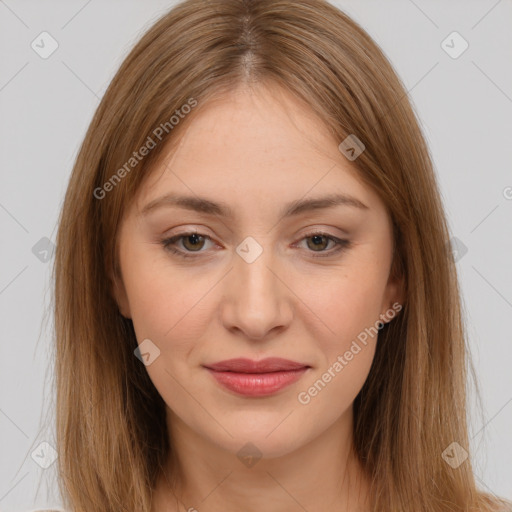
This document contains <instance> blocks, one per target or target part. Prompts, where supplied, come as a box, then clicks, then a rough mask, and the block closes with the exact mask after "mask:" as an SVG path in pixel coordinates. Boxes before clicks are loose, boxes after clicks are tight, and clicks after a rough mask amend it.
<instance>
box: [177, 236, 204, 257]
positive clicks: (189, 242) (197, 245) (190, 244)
mask: <svg viewBox="0 0 512 512" xmlns="http://www.w3.org/2000/svg"><path fill="white" fill-rule="evenodd" d="M182 239H183V247H185V249H187V251H188V250H190V251H192V252H194V251H197V250H200V249H202V248H203V246H204V241H205V238H204V237H203V236H201V235H198V234H197V233H192V234H190V235H186V236H182Z"/></svg>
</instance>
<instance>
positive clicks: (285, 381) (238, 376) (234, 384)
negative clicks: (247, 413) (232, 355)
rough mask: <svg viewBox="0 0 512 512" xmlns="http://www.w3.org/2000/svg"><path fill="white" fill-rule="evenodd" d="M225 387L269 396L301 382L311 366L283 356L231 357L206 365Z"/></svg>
mask: <svg viewBox="0 0 512 512" xmlns="http://www.w3.org/2000/svg"><path fill="white" fill-rule="evenodd" d="M204 367H205V368H206V369H207V370H208V371H209V372H210V374H211V375H212V376H213V378H214V379H215V380H216V381H217V383H219V384H220V385H221V386H223V387H224V388H227V389H229V390H230V391H232V392H234V393H236V394H238V395H243V396H247V397H263V396H270V395H273V394H275V393H277V392H278V391H280V390H281V389H284V388H285V387H287V386H289V385H291V384H293V383H294V382H296V381H298V380H299V379H300V378H301V377H302V376H303V375H304V374H305V373H306V372H307V370H308V369H309V368H311V367H310V366H309V365H306V364H303V363H298V362H295V361H290V360H288V359H281V358H267V359H263V360H261V361H252V360H250V359H243V358H239V359H229V360H227V361H220V362H218V363H214V364H208V365H204Z"/></svg>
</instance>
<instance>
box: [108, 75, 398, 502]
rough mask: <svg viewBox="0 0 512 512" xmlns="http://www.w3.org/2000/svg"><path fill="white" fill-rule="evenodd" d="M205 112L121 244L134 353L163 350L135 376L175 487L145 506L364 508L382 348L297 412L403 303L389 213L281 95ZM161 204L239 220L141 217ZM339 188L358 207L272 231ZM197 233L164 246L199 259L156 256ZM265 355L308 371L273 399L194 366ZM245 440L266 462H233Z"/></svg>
mask: <svg viewBox="0 0 512 512" xmlns="http://www.w3.org/2000/svg"><path fill="white" fill-rule="evenodd" d="M202 106H203V107H205V108H203V109H202V110H198V111H197V112H195V113H194V116H195V117H194V119H193V121H192V122H191V123H190V124H189V125H188V126H187V128H186V130H185V131H183V132H182V133H181V134H180V141H179V145H178V146H177V148H174V149H173V151H169V152H168V155H167V158H166V161H165V165H162V166H161V167H159V168H158V169H155V172H153V173H152V174H151V175H150V176H149V178H148V180H147V181H145V182H144V184H143V186H142V187H141V189H140V191H139V194H138V196H137V198H136V200H135V201H134V202H133V203H132V204H131V206H130V208H129V209H127V210H126V212H125V215H124V217H123V222H122V224H121V228H120V232H119V248H120V251H119V255H120V267H121V278H120V279H119V280H118V282H116V291H115V293H116V298H117V301H118V304H119V308H120V311H121V314H123V315H124V316H125V317H127V318H131V319H132V321H133V325H134V329H135V333H136V336H137V340H138V342H139V343H141V342H142V340H144V339H146V338H149V339H150V340H151V341H152V342H153V343H154V345H156V346H157V347H158V348H159V350H160V355H159V356H158V357H157V358H156V359H155V360H154V361H153V362H152V363H151V364H150V365H148V366H146V369H147V371H148V373H149V376H150V378H151V380H152V382H153V383H154V385H155V387H156V388H157V390H158V392H159V393H160V394H161V396H162V397H163V399H164V401H165V403H166V404H167V422H168V428H169V433H170V436H171V437H172V440H173V441H172V442H173V444H174V446H175V448H176V452H177V456H178V459H179V463H180V474H181V475H182V480H181V485H180V488H179V489H178V491H177V493H176V494H177V496H178V498H179V502H180V505H179V508H178V507H177V504H176V498H175V497H174V496H173V494H172V493H171V490H170V487H169V485H168V482H167V481H166V479H165V478H163V477H161V478H160V479H159V481H158V484H157V486H156V490H155V502H154V508H153V510H154V512H158V511H164V510H166V511H170V510H189V509H191V510H194V509H192V507H194V508H195V509H196V510H199V511H205V512H208V511H218V510H223V511H228V512H230V511H237V512H238V511H240V510H244V511H247V512H252V511H254V512H255V511H261V510H266V511H268V512H284V511H286V512H290V511H301V512H303V511H304V509H306V510H308V511H319V510H322V511H331V510H332V511H334V510H340V505H341V506H343V507H344V508H343V510H346V511H349V512H355V511H363V510H365V507H366V506H367V505H368V501H367V500H368V485H369V481H368V479H367V478H366V476H365V475H364V473H363V472H362V468H361V467H360V465H359V464H358V462H357V461H356V459H355V458H354V457H353V456H352V455H351V453H352V452H351V447H352V446H353V444H352V428H353V410H352V404H353V400H354V398H355V397H356V396H357V394H358V393H359V391H360V389H361V387H362V386H363V384H364V382H365V380H366V378H367V376H368V373H369V370H370V366H371V363H372V360H373V357H374V353H375V346H376V341H377V336H375V337H374V338H369V342H368V344H367V345H366V346H365V347H364V348H363V349H362V350H361V351H360V352H359V353H358V354H357V355H355V356H354V358H353V359H352V360H351V361H350V362H349V363H348V364H347V365H346V366H345V367H344V368H343V370H342V371H341V372H339V373H337V374H336V376H335V377H334V378H332V379H331V381H330V382H329V383H328V384H327V385H326V386H325V387H324V388H323V389H322V390H321V392H319V393H318V394H317V395H316V396H315V397H314V398H312V399H311V401H310V402H309V403H308V404H307V405H304V404H301V403H300V402H299V401H298V398H297V396H298V393H299V392H301V391H307V390H308V388H309V387H310V386H312V385H313V383H314V382H315V381H317V380H318V379H320V378H321V377H322V374H324V373H325V372H326V371H327V369H328V368H329V367H331V366H332V365H333V363H334V362H335V361H336V360H337V357H338V356H339V355H343V354H344V353H345V352H346V351H347V350H349V348H350V346H351V343H352V342H353V340H355V339H356V337H357V335H358V334H359V333H361V332H362V331H364V329H365V328H368V327H370V326H374V325H375V322H376V321H378V320H379V316H380V315H382V314H385V313H386V311H389V309H390V308H391V306H392V304H393V303H394V302H399V303H400V304H401V303H402V302H401V289H402V287H401V283H399V282H397V281H395V280H393V279H391V278H390V269H391V263H392V247H393V245H392V244H393V240H392V224H391V220H390V217H389V215H388V212H387V211H386V208H385V206H384V204H383V203H382V201H381V200H380V198H379V197H378V195H377V194H376V193H375V192H374V191H373V190H372V189H370V188H369V187H368V186H367V185H365V184H364V183H363V182H362V181H361V180H360V179H359V178H358V175H357V173H356V171H355V168H354V167H353V164H352V163H351V162H350V161H349V160H347V159H346V158H345V156H344V155H343V154H342V153H341V152H340V151H339V149H338V144H339V142H340V141H337V140H335V139H334V138H333V137H332V135H330V133H329V132H328V131H327V129H326V127H325V126H324V125H323V123H322V121H321V120H320V119H318V118H317V117H315V115H314V113H313V112H312V111H311V110H310V109H309V107H308V106H307V105H306V104H304V103H302V102H301V101H299V100H298V99H296V98H295V97H293V96H291V95H290V94H289V93H288V92H286V91H284V90H281V89H278V88H277V86H267V87H264V86H262V85H259V86H257V87H255V88H253V89H248V88H247V87H244V86H241V87H239V88H238V89H236V91H234V92H232V93H231V94H230V95H229V97H226V98H224V99H223V100H221V101H216V102H214V103H209V104H206V105H202ZM170 192H173V193H180V194H187V195H192V196H202V197H207V198H209V199H211V200H213V201H218V202H225V203H227V204H228V205H229V206H230V207H231V208H232V209H233V211H234V218H233V219H223V218H221V217H219V216H217V215H211V214H205V213H200V212H194V211H189V210H185V209H180V208H178V207H175V206H172V207H171V206H167V207H160V208H155V209H154V210H152V211H151V212H150V213H148V214H146V215H141V210H142V208H144V206H145V205H147V204H148V203H150V202H151V201H153V200H154V199H156V198H158V197H160V196H162V195H164V194H167V193H170ZM333 192H339V193H344V194H349V195H351V196H353V197H355V198H357V199H358V200H359V201H361V202H362V203H364V204H365V205H366V206H367V209H362V208H355V207H352V206H348V205H340V206H335V207H332V208H325V209H321V210H316V211H310V212H304V213H303V214H301V215H298V216H296V217H290V218H285V219H282V220H279V213H280V211H281V209H282V208H283V206H284V204H286V203H288V202H290V201H293V200H297V199H302V198H304V197H306V198H311V197H318V196H324V195H326V194H330V193H333ZM194 230H196V231H198V232H199V233H200V234H201V235H203V236H205V235H206V236H209V237H210V238H211V240H209V239H205V240H203V241H201V240H199V241H197V240H191V239H190V238H188V243H187V237H184V238H182V239H180V240H178V242H176V244H175V248H176V249H178V250H181V251H182V252H187V251H188V254H192V256H194V255H195V258H193V257H191V258H188V259H183V258H180V257H179V256H178V255H175V254H173V253H171V252H169V251H168V250H166V249H165V248H164V247H163V246H162V244H161V241H162V240H164V239H167V238H170V237H171V236H174V235H176V234H183V233H186V232H190V231H194ZM315 231H323V232H327V234H328V235H330V236H334V237H338V238H340V239H345V238H346V239H348V240H349V241H350V243H351V245H350V246H349V247H348V248H345V249H344V250H342V251H340V252H337V253H336V252H334V247H335V246H334V243H333V242H329V241H328V239H320V243H319V244H318V245H319V248H316V246H315V244H314V243H313V241H312V235H311V234H310V233H311V232H313V233H314V232H315ZM306 235H307V237H306ZM247 236H251V237H253V238H254V239H255V240H256V241H257V242H258V243H259V245H260V246H261V248H262V250H263V252H262V253H261V255H260V256H259V257H258V258H257V259H256V260H255V261H254V262H252V263H248V262H247V261H246V260H244V259H243V258H241V257H240V256H239V255H238V254H237V252H236V248H237V246H238V245H239V244H240V243H241V242H242V241H243V240H244V239H245V238H246V237H247ZM322 251H323V252H322ZM329 252H330V255H328V256H324V257H321V256H320V257H315V255H319V254H328V253H329ZM270 356H277V357H283V358H287V359H291V360H294V361H299V362H301V363H304V364H307V365H309V366H311V368H310V369H309V370H308V371H307V372H306V374H304V375H303V376H302V377H301V379H300V380H299V381H298V382H295V383H294V384H292V385H290V386H288V387H286V388H284V389H282V390H280V391H279V392H277V393H276V394H274V395H272V396H270V397H265V398H247V397H244V396H241V395H237V394H235V393H233V392H231V391H228V390H226V389H225V388H223V387H221V386H220V385H219V384H218V383H217V382H216V381H215V380H214V379H213V378H212V376H211V374H210V373H209V371H208V370H206V369H205V368H204V367H203V366H202V365H204V364H208V363H213V362H217V361H221V360H225V359H230V358H234V357H247V358H251V359H255V360H259V359H263V358H265V357H270ZM248 442H251V443H252V444H253V445H255V446H256V447H257V449H258V450H259V452H261V454H262V458H261V459H259V460H258V462H257V463H256V464H255V465H253V466H252V467H247V466H246V465H244V464H243V463H242V462H241V460H240V459H239V458H238V456H237V452H239V450H240V449H241V448H242V447H243V446H244V445H245V444H246V443H248Z"/></svg>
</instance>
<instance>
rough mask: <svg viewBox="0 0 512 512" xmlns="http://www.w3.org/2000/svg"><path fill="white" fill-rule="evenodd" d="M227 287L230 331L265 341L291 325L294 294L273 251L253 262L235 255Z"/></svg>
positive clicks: (225, 320) (224, 316)
mask: <svg viewBox="0 0 512 512" xmlns="http://www.w3.org/2000/svg"><path fill="white" fill-rule="evenodd" d="M224 287H225V288H224V290H223V304H222V307H221V314H222V322H223V324H224V326H225V328H226V329H228V330H229V331H231V332H238V333H239V334H240V333H242V334H243V335H244V336H245V337H247V338H250V339H252V340H264V339H268V338H269V336H273V335H275V334H277V333H278V332H281V331H283V330H285V329H286V328H287V326H288V325H289V324H290V322H291V320H292V318H293V307H292V302H293V293H292V291H291V290H290V288H289V287H288V286H287V283H286V275H285V271H284V269H283V268H282V266H280V265H278V264H277V262H276V260H275V259H274V258H273V257H272V255H271V250H270V249H265V250H263V252H262V253H261V254H260V256H259V257H258V258H257V259H256V260H255V261H252V262H248V261H246V260H245V259H244V258H242V257H240V256H239V255H238V254H235V255H234V257H233V268H232V269H231V272H229V274H228V275H227V276H226V281H225V284H224Z"/></svg>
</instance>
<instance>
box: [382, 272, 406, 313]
mask: <svg viewBox="0 0 512 512" xmlns="http://www.w3.org/2000/svg"><path fill="white" fill-rule="evenodd" d="M404 301H405V278H404V276H403V274H401V273H400V275H399V273H398V272H397V270H396V267H393V268H392V270H391V272H390V274H389V278H388V282H387V285H386V290H385V292H384V297H383V302H382V311H381V320H382V321H383V322H384V323H388V322H390V321H391V320H392V319H393V318H394V317H395V316H396V315H397V314H398V312H399V311H400V310H401V309H402V308H403V305H404Z"/></svg>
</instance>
